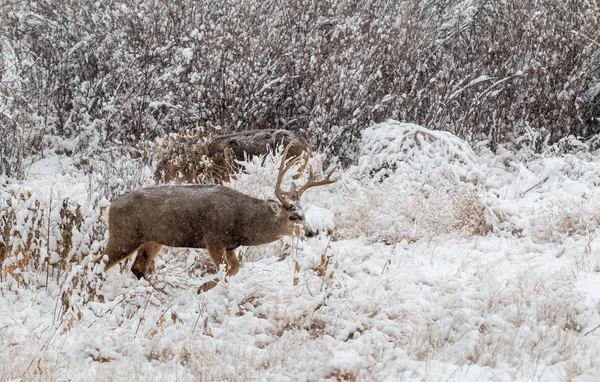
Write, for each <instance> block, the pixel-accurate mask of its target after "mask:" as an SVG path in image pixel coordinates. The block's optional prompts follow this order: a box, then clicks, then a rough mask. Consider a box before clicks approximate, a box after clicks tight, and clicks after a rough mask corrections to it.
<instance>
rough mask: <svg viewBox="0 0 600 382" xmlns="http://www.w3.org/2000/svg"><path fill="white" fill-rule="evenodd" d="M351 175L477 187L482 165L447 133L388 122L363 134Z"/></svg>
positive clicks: (460, 141)
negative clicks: (465, 184)
mask: <svg viewBox="0 0 600 382" xmlns="http://www.w3.org/2000/svg"><path fill="white" fill-rule="evenodd" d="M348 174H350V175H352V176H354V177H359V178H360V177H365V176H368V177H372V178H373V180H374V181H376V182H377V181H381V180H382V179H384V178H386V177H389V176H397V177H402V178H403V179H404V180H405V181H407V182H418V183H421V184H430V185H431V184H434V185H435V186H441V185H454V184H459V183H465V182H470V183H473V184H477V183H478V181H479V179H480V178H481V177H482V176H483V172H482V170H481V165H480V164H479V163H478V159H477V157H476V156H475V154H474V153H473V150H471V147H470V146H469V144H468V143H466V142H465V141H463V140H462V139H460V138H458V137H456V136H454V135H453V134H451V133H448V132H445V131H434V130H429V129H426V128H424V127H421V126H417V125H414V124H410V123H400V122H397V121H388V122H385V123H381V124H377V125H373V126H371V127H369V128H367V129H365V130H363V131H362V139H361V143H360V151H359V158H358V166H353V167H352V168H351V169H350V170H349V171H348Z"/></svg>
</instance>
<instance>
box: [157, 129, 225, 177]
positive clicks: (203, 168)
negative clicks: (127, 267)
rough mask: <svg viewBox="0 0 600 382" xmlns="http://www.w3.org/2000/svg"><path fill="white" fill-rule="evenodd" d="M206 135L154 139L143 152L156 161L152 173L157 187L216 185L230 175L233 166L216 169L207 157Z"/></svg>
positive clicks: (189, 134)
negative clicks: (151, 155) (155, 158)
mask: <svg viewBox="0 0 600 382" xmlns="http://www.w3.org/2000/svg"><path fill="white" fill-rule="evenodd" d="M209 141H210V135H207V134H206V133H205V132H204V131H202V130H200V129H195V130H193V131H190V132H187V133H181V134H179V133H172V134H169V136H168V137H167V138H165V139H161V138H159V139H157V140H156V142H155V144H154V146H153V147H152V148H151V149H148V150H147V152H150V153H152V154H154V156H156V157H157V159H158V163H157V165H156V170H155V171H154V180H155V181H156V182H157V183H169V182H171V181H175V182H177V183H196V184H206V183H215V182H217V183H220V182H221V179H222V177H223V175H224V174H225V173H227V174H229V173H231V172H232V171H233V165H234V164H233V163H231V162H226V163H227V164H228V166H227V168H225V169H223V168H221V167H219V166H216V164H215V163H214V161H213V160H212V159H211V158H210V156H209V153H208V143H209Z"/></svg>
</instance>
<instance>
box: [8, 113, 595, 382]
mask: <svg viewBox="0 0 600 382" xmlns="http://www.w3.org/2000/svg"><path fill="white" fill-rule="evenodd" d="M127 160H128V159H121V160H120V161H115V162H114V163H104V164H103V166H105V167H102V168H103V170H100V171H98V172H97V173H91V174H88V173H86V171H84V170H82V169H81V166H79V168H78V167H76V166H75V165H74V159H73V158H70V157H67V156H63V155H55V154H52V153H48V155H47V156H46V157H45V158H44V159H42V160H39V161H37V162H35V163H34V164H32V166H31V168H30V172H29V176H28V178H27V179H26V180H25V181H23V182H20V183H15V182H7V180H6V179H5V180H3V182H0V184H4V185H3V186H0V200H5V201H6V200H8V202H5V203H4V204H2V202H0V210H3V211H4V212H6V211H8V210H9V209H8V207H9V206H17V209H18V208H19V207H18V206H21V204H19V203H18V202H17V201H16V199H18V198H16V197H13V199H12V200H9V199H10V195H11V194H13V195H17V194H16V193H17V192H21V193H24V192H26V191H29V192H32V193H33V194H34V195H35V198H36V200H38V201H39V202H40V204H41V205H42V206H46V207H45V208H47V209H48V211H49V212H48V213H47V216H48V218H47V219H46V220H47V222H52V219H53V218H52V217H53V216H56V213H57V212H52V211H54V209H53V208H51V207H52V206H53V203H54V204H57V203H59V201H61V200H64V199H65V198H67V197H68V198H71V200H75V201H76V202H77V203H79V204H81V205H82V206H83V207H84V208H83V212H82V213H83V216H84V217H90V219H91V220H90V221H96V219H97V218H98V216H100V215H101V212H100V211H99V207H97V204H98V203H99V202H98V200H102V198H103V197H104V196H106V197H107V198H109V199H110V196H111V195H106V193H104V194H103V193H102V190H103V186H104V185H106V184H107V183H110V182H109V180H108V179H106V178H107V174H109V177H111V176H112V177H117V174H120V176H122V177H123V178H126V177H127V176H130V175H131V174H135V179H133V178H131V176H130V178H129V179H118V180H115V179H110V181H114V182H115V184H125V183H127V182H130V183H131V182H133V181H135V182H138V183H139V185H143V184H151V183H152V181H151V176H150V175H151V170H150V169H148V168H143V166H142V165H139V166H142V167H139V168H138V169H137V171H123V170H122V169H123V168H133V167H135V164H127V163H124V162H126V161H127ZM278 160H279V158H278V157H277V156H276V157H274V158H267V161H266V162H265V166H264V167H262V166H260V161H258V160H255V161H253V162H250V163H248V164H247V166H246V170H247V173H245V174H242V175H240V176H239V178H238V179H237V180H234V181H233V182H232V184H231V186H232V187H234V188H236V189H239V190H243V191H244V192H246V193H249V194H251V195H253V196H257V197H272V196H273V194H272V192H273V185H274V183H275V177H276V168H277V165H278ZM321 160H323V158H320V157H318V156H317V157H316V158H314V162H315V164H318V163H320V161H321ZM106 166H108V167H111V166H112V167H111V168H112V170H111V169H107V167H106ZM128 166H129V167H128ZM91 167H93V166H91ZM94 168H96V169H98V168H101V166H100V165H99V164H98V165H97V166H95V167H94ZM115 169H116V170H115ZM119 169H120V170H119ZM111 174H112V175H111ZM132 179H133V180H132ZM139 179H141V180H139ZM598 185H600V153H589V152H588V151H586V150H583V149H582V148H581V147H580V146H577V145H574V144H573V142H567V141H565V142H563V143H562V145H557V146H555V147H553V148H551V149H549V150H547V152H546V153H544V154H537V155H534V154H533V153H530V152H528V151H527V150H521V151H518V152H517V151H511V150H508V149H500V150H498V151H497V153H496V154H493V153H491V152H489V151H488V150H487V149H485V148H484V147H483V145H482V146H481V147H475V148H471V147H469V145H467V144H466V143H465V142H463V141H461V140H459V139H458V138H456V137H454V136H452V135H450V134H448V133H444V132H432V131H429V130H426V129H423V128H421V127H418V126H414V125H407V124H399V123H395V122H393V121H391V122H389V123H386V124H382V125H379V126H374V127H372V128H370V129H367V130H366V131H365V133H364V135H363V145H362V152H361V157H360V158H359V160H358V165H357V166H354V167H351V168H349V169H345V170H344V171H343V172H342V173H341V180H340V181H339V182H337V183H336V184H334V185H331V186H328V187H321V188H315V189H311V190H310V191H308V192H307V193H306V195H305V196H304V200H303V201H304V204H305V205H312V206H315V208H313V209H311V213H309V214H307V215H308V216H310V217H311V219H312V221H313V223H314V224H315V225H319V226H321V227H322V228H328V227H329V228H331V227H330V226H331V220H333V223H335V226H336V229H335V230H334V232H333V234H332V235H331V238H330V237H328V236H327V235H326V234H322V235H320V236H319V237H316V238H310V239H305V240H299V239H298V238H286V239H284V240H281V241H279V242H275V243H272V244H269V245H266V246H262V247H252V248H244V249H242V250H241V251H240V254H241V255H242V257H243V259H244V261H243V266H242V268H241V270H240V272H239V273H238V274H237V275H236V276H234V277H231V278H230V279H229V280H228V282H221V283H219V284H218V285H217V287H215V288H214V289H212V290H210V291H208V292H206V293H200V294H198V293H197V289H198V287H199V286H200V285H201V284H202V283H203V282H204V281H206V279H208V278H209V277H212V276H211V275H209V274H204V270H205V269H206V263H207V262H208V260H207V259H208V256H207V255H206V254H205V253H204V252H203V251H202V250H192V249H181V248H179V249H175V248H172V249H166V250H163V251H162V253H161V255H160V259H161V260H160V264H159V267H158V268H159V269H158V270H157V271H156V273H155V274H154V276H153V278H152V279H151V280H149V281H146V280H139V281H138V280H137V279H136V278H135V277H134V276H133V274H132V273H131V272H129V271H128V270H127V269H125V268H123V269H122V270H121V269H118V267H115V268H114V269H111V270H110V271H109V272H107V273H106V275H105V277H103V278H102V277H99V276H97V275H95V274H94V273H93V272H91V271H90V270H89V269H88V268H87V266H86V264H87V263H88V261H89V259H90V258H92V257H94V256H95V255H96V254H97V253H98V251H99V250H100V249H101V247H102V245H103V244H104V243H103V242H102V241H100V242H97V243H85V237H86V236H85V235H84V234H83V233H82V232H83V230H81V231H82V232H79V233H77V232H75V231H74V232H75V233H74V238H76V239H74V243H78V244H77V245H75V244H74V245H73V251H79V252H80V253H81V254H83V255H87V257H85V258H84V260H83V261H82V262H81V263H80V264H79V265H76V264H73V265H72V266H70V267H69V268H67V269H66V270H64V271H63V272H62V273H61V272H51V273H48V272H47V271H45V270H41V269H42V268H37V269H36V268H35V267H32V266H28V267H27V268H26V269H25V270H24V272H23V273H22V274H21V275H20V276H19V277H21V278H20V280H21V281H20V282H19V281H16V280H15V279H14V278H13V277H11V275H10V274H8V273H7V272H6V271H3V275H2V277H3V278H2V280H1V281H2V283H1V284H0V285H1V287H0V292H1V297H0V344H1V345H2V348H3V351H2V353H1V355H0V379H2V380H23V381H37V380H40V381H67V380H71V381H81V380H102V381H104V380H124V381H125V380H143V381H204V380H207V381H217V380H218V381H222V380H238V381H245V380H268V381H298V380H300V381H302V380H306V381H314V380H375V381H384V380H388V381H515V380H518V381H561V380H564V381H569V380H573V381H577V382H582V381H596V380H600V358H599V357H600V345H599V344H600V311H599V309H600V248H599V245H600V241H599V240H597V239H598V236H599V235H600V230H599V229H598V225H599V224H600V210H599V207H600V195H598ZM94 203H96V204H94ZM99 204H100V205H102V202H100V203H99ZM95 206H96V207H95ZM317 207H318V208H317ZM20 208H21V210H20V211H21V212H23V211H31V207H30V206H29V207H20ZM28 208H30V209H28ZM51 210H52V211H51ZM56 210H58V209H56ZM17 212H19V211H17ZM0 216H2V215H0ZM46 224H51V223H46ZM83 224H84V226H85V224H88V223H85V222H84V223H83ZM89 224H92V223H89ZM42 226H43V225H42ZM90 226H91V225H90ZM46 228H47V227H46ZM13 229H19V227H18V226H17V227H13ZM47 231H48V232H50V231H51V230H49V229H47ZM0 232H2V227H0ZM50 236H51V235H50V234H48V237H47V238H42V239H45V240H48V239H51V238H50ZM50 241H51V240H50ZM42 242H44V241H43V240H42ZM82 243H83V244H82ZM84 244H85V245H84ZM53 245H54V247H56V245H55V244H53ZM53 245H47V248H46V252H44V251H41V252H40V253H41V256H46V257H48V258H49V259H50V261H54V260H52V259H53V254H52V253H49V252H52V248H54V247H53ZM54 257H56V255H54ZM11 261H18V259H13V258H11V257H7V258H6V259H5V260H4V264H3V267H4V268H8V267H9V266H10V264H11ZM297 269H299V271H297ZM219 274H220V276H221V277H222V272H221V273H219ZM82 280H83V281H85V282H83V281H82ZM295 284H297V285H295ZM82 285H84V286H86V287H83V286H82ZM92 290H93V291H94V293H96V296H95V297H93V298H91V297H90V296H92V292H91V291H92Z"/></svg>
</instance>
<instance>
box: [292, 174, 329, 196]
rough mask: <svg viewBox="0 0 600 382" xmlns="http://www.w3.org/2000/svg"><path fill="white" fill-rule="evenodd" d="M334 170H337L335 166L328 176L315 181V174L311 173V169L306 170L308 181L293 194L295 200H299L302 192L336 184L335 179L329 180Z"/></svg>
mask: <svg viewBox="0 0 600 382" xmlns="http://www.w3.org/2000/svg"><path fill="white" fill-rule="evenodd" d="M335 170H337V166H335V167H334V168H333V169H332V170H331V171H329V174H327V176H326V177H325V179H321V180H319V181H315V174H314V173H313V169H312V167H310V168H309V170H308V181H306V183H305V184H304V185H303V186H300V187H298V188H297V189H296V190H295V191H294V193H295V194H296V195H294V197H295V199H296V200H300V197H301V196H302V194H303V193H304V191H306V190H308V189H309V188H311V187H317V186H326V185H328V184H331V183H335V182H337V179H330V178H331V175H332V174H333V172H334V171H335Z"/></svg>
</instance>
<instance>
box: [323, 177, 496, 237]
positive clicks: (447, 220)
mask: <svg viewBox="0 0 600 382" xmlns="http://www.w3.org/2000/svg"><path fill="white" fill-rule="evenodd" d="M342 190H344V191H342V193H341V197H339V198H338V202H337V203H336V204H334V205H332V206H331V207H330V208H331V209H332V210H333V212H334V213H335V216H336V226H337V236H338V237H339V238H350V237H356V236H361V235H364V236H366V238H367V239H368V240H369V241H371V242H377V241H383V242H386V243H389V244H391V243H397V242H400V241H402V240H406V241H408V242H414V241H417V240H419V239H433V238H436V237H444V236H445V235H450V234H452V235H457V234H458V235H465V236H471V235H484V234H486V233H488V232H489V231H491V229H492V227H491V224H490V219H491V214H492V213H491V212H490V211H489V209H488V208H486V207H485V206H484V205H483V204H482V203H481V202H480V201H479V198H478V197H477V195H476V193H475V192H474V191H473V190H472V188H471V187H467V186H464V185H463V186H454V187H452V188H442V187H432V186H429V185H423V188H422V189H419V188H413V187H410V186H407V185H406V184H405V182H404V181H403V180H402V179H400V178H396V177H390V178H387V179H384V180H383V181H382V182H378V183H367V182H362V183H358V182H348V183H347V184H344V185H343V186H342ZM348 206H352V208H348Z"/></svg>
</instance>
